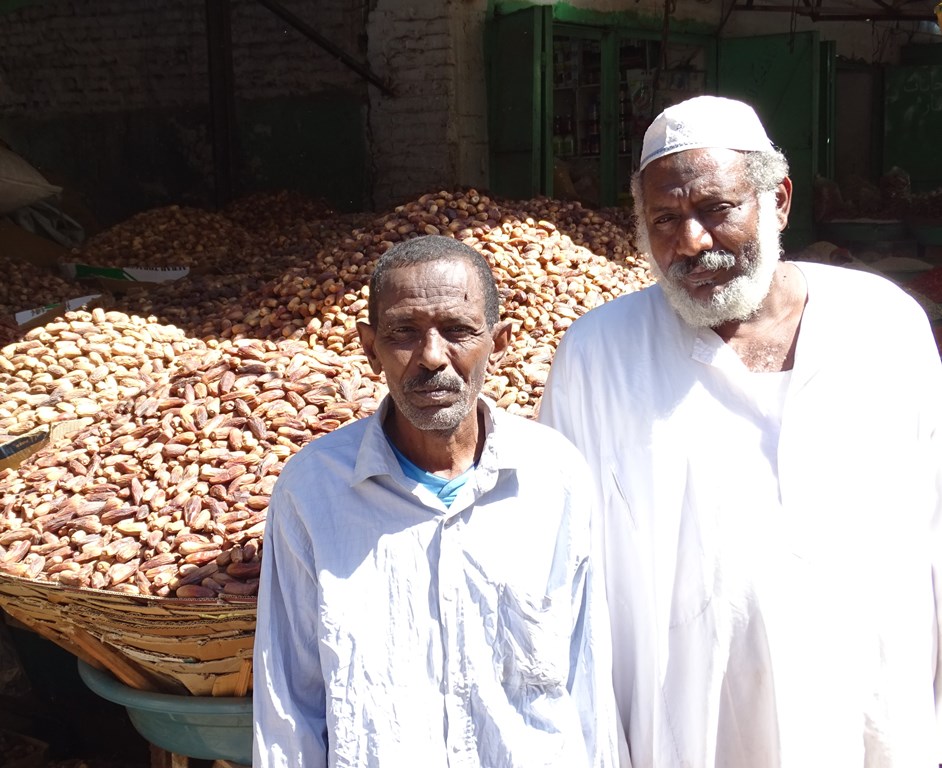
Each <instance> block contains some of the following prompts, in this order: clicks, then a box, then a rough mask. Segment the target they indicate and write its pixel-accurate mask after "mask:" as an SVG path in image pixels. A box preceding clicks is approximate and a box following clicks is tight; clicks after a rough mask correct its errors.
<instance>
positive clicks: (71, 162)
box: [0, 94, 370, 227]
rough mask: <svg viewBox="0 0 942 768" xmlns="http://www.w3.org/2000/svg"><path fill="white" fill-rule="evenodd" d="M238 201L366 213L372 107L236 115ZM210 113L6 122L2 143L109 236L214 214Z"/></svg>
mask: <svg viewBox="0 0 942 768" xmlns="http://www.w3.org/2000/svg"><path fill="white" fill-rule="evenodd" d="M236 115H237V126H236V130H237V135H236V137H235V141H234V145H235V149H234V157H233V165H234V172H233V193H234V194H235V195H244V194H249V193H251V192H255V191H259V190H268V189H282V188H283V189H292V190H296V191H298V192H302V193H305V194H307V195H310V196H311V197H316V198H323V199H325V200H328V201H329V202H330V203H331V205H332V206H333V207H334V208H335V209H336V210H338V211H359V210H364V209H365V208H366V207H367V206H368V203H369V199H370V194H369V186H370V176H369V160H368V152H367V144H366V107H365V105H364V104H363V103H361V101H360V100H359V99H358V98H356V97H355V96H352V95H349V94H331V95H326V96H325V95H317V96H308V97H285V98H279V99H275V100H270V101H265V102H258V101H255V102H242V103H239V104H237V105H236ZM210 126H211V122H210V113H209V109H208V108H203V107H200V108H181V109H161V110H138V111H133V112H114V113H106V114H96V115H84V116H62V117H54V118H47V119H28V118H7V119H4V120H0V137H2V138H3V139H4V140H5V141H6V142H7V143H8V144H9V145H10V146H11V147H12V148H13V149H14V150H15V151H16V152H17V153H18V154H20V155H21V156H23V157H24V158H26V159H27V160H28V161H29V162H30V163H31V164H32V165H34V166H35V167H36V168H37V169H39V170H40V171H41V172H42V173H43V174H44V175H45V176H46V177H47V178H52V179H56V180H57V183H59V184H60V185H62V186H64V187H65V188H66V189H69V190H71V191H73V192H75V193H76V194H77V195H78V196H79V197H81V199H82V200H83V201H84V203H85V204H86V205H87V207H88V208H89V209H90V210H91V211H92V213H93V214H94V216H95V218H96V219H97V220H98V221H99V223H100V224H101V225H102V226H104V227H107V226H109V225H111V224H114V223H116V222H118V221H122V220H124V219H126V218H127V217H129V216H131V215H132V214H134V213H136V212H138V211H142V210H146V209H149V208H154V207H157V206H162V205H168V204H182V205H193V206H199V207H208V208H212V207H214V205H215V189H214V185H213V152H212V143H211V127H210Z"/></svg>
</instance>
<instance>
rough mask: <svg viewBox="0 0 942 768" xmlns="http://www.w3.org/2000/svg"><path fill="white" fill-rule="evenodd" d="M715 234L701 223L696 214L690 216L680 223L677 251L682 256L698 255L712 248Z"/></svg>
mask: <svg viewBox="0 0 942 768" xmlns="http://www.w3.org/2000/svg"><path fill="white" fill-rule="evenodd" d="M712 248H713V236H712V235H711V234H710V232H709V230H708V229H707V228H706V227H704V226H703V224H701V223H700V220H699V219H698V218H697V217H696V216H689V217H687V218H685V219H683V220H682V221H681V223H680V231H679V232H678V235H677V253H678V254H679V255H681V256H684V257H688V256H696V255H697V254H699V253H703V252H704V251H709V250H712Z"/></svg>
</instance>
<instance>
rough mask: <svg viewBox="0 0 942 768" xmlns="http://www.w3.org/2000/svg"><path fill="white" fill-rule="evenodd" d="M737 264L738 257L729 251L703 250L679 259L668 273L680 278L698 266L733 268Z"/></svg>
mask: <svg viewBox="0 0 942 768" xmlns="http://www.w3.org/2000/svg"><path fill="white" fill-rule="evenodd" d="M735 265H736V257H735V256H733V254H731V253H730V252H729V251H703V252H702V253H698V254H697V255H696V256H691V257H690V258H689V259H684V260H683V261H678V262H677V263H676V264H672V265H671V266H670V268H669V269H668V270H667V274H668V275H669V276H670V277H672V278H674V279H680V278H683V277H686V276H687V275H689V274H690V273H691V272H693V270H695V269H697V268H702V269H710V270H715V269H732V268H733V267H734V266H735Z"/></svg>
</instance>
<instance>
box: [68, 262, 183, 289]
mask: <svg viewBox="0 0 942 768" xmlns="http://www.w3.org/2000/svg"><path fill="white" fill-rule="evenodd" d="M60 272H61V274H62V276H63V277H64V278H65V279H66V280H79V281H82V282H91V283H95V284H96V285H98V286H100V287H101V288H103V289H104V290H106V291H110V292H112V293H123V292H124V291H127V290H130V289H131V288H136V287H139V286H141V285H148V284H150V285H154V284H161V283H168V282H173V281H174V280H180V279H181V278H184V277H186V276H187V275H189V274H190V269H189V267H163V268H146V267H94V266H91V265H89V264H76V263H68V264H61V265H60Z"/></svg>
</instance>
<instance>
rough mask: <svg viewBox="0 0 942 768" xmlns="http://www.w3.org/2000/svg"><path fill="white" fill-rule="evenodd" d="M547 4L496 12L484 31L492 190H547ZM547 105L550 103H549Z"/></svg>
mask: <svg viewBox="0 0 942 768" xmlns="http://www.w3.org/2000/svg"><path fill="white" fill-rule="evenodd" d="M552 35H553V32H552V7H550V6H535V7H532V8H525V9H523V10H520V11H515V12H513V13H508V14H506V15H503V14H498V15H495V16H494V18H493V19H492V20H491V23H490V25H489V35H488V47H489V55H488V63H489V69H488V81H489V87H488V91H489V93H490V99H489V107H490V110H489V116H488V122H489V135H490V147H491V151H490V154H491V158H490V177H491V178H490V186H491V190H492V192H493V193H494V194H497V195H501V196H503V197H510V198H516V199H524V198H529V197H534V196H536V195H538V194H540V193H541V192H543V191H544V190H549V191H548V194H552V187H551V184H552V173H551V166H550V163H551V161H552V153H551V152H550V151H549V149H548V147H549V146H550V143H551V139H550V136H549V133H550V130H549V125H548V123H549V115H550V114H551V111H552V110H551V108H547V104H546V103H545V100H546V99H547V98H548V94H550V93H551V92H552V91H551V87H552V83H551V82H550V81H549V78H550V77H551V68H550V67H548V66H546V60H547V53H548V52H549V51H550V50H551V47H552ZM549 106H550V107H551V105H549Z"/></svg>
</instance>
